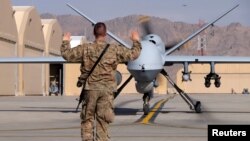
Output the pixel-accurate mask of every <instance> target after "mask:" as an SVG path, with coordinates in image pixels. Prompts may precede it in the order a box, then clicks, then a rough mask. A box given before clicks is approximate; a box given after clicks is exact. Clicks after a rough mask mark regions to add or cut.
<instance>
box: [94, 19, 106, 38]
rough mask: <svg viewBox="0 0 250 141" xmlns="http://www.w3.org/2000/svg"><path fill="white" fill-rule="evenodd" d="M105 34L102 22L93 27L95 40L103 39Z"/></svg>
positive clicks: (104, 26)
mask: <svg viewBox="0 0 250 141" xmlns="http://www.w3.org/2000/svg"><path fill="white" fill-rule="evenodd" d="M106 34H107V29H106V25H105V24H104V23H102V22H98V23H96V24H95V26H94V35H95V37H96V38H99V37H105V36H106Z"/></svg>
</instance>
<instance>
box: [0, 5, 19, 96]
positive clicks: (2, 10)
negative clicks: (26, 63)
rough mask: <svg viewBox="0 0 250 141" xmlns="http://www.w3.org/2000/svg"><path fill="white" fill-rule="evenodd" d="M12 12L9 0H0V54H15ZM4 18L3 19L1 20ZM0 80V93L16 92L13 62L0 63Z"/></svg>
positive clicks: (14, 23) (9, 55)
mask: <svg viewBox="0 0 250 141" xmlns="http://www.w3.org/2000/svg"><path fill="white" fill-rule="evenodd" d="M14 14H15V13H14V12H13V10H12V7H11V3H10V2H9V0H1V2H0V17H1V19H2V20H0V49H1V51H0V56H1V57H14V56H17V42H18V34H17V28H16V22H15V17H14ZM3 19H4V20H3ZM0 67H1V69H0V78H1V79H0V82H1V85H2V86H3V85H4V87H2V86H1V87H0V94H1V95H14V94H15V93H16V92H15V90H16V87H17V84H16V79H17V77H16V73H17V72H16V67H17V65H15V64H0Z"/></svg>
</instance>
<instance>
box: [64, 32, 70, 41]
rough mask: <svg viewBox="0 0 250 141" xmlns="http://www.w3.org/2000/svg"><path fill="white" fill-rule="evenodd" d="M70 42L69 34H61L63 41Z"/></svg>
mask: <svg viewBox="0 0 250 141" xmlns="http://www.w3.org/2000/svg"><path fill="white" fill-rule="evenodd" d="M70 40H71V33H70V32H66V33H64V34H63V41H70Z"/></svg>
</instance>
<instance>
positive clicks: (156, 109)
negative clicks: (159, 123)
mask: <svg viewBox="0 0 250 141" xmlns="http://www.w3.org/2000/svg"><path fill="white" fill-rule="evenodd" d="M174 96H175V95H173V96H170V97H168V98H166V99H161V100H160V101H158V102H157V103H155V104H154V106H153V107H152V108H151V111H150V112H149V113H148V115H145V116H142V117H141V118H140V119H139V120H138V122H139V123H141V124H149V123H152V122H153V120H154V119H155V118H156V116H157V115H158V114H159V111H160V109H161V108H162V107H163V105H164V104H165V103H166V102H167V101H168V100H169V99H172V98H173V97H174Z"/></svg>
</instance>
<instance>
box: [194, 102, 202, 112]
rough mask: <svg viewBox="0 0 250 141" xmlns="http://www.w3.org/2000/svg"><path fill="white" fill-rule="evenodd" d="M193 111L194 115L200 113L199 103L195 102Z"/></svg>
mask: <svg viewBox="0 0 250 141" xmlns="http://www.w3.org/2000/svg"><path fill="white" fill-rule="evenodd" d="M194 110H195V112H196V113H201V102H200V101H197V102H196V104H195V105H194Z"/></svg>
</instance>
